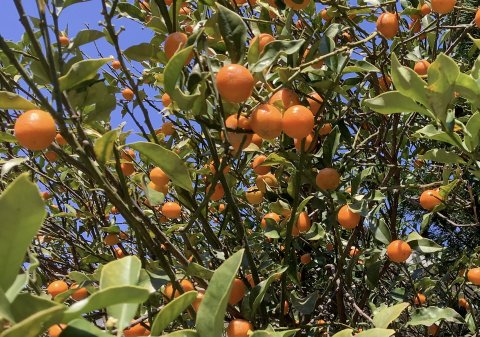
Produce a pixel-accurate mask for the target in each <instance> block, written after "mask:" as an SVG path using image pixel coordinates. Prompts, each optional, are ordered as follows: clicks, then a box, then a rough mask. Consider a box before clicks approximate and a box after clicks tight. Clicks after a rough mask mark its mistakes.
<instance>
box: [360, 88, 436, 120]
mask: <svg viewBox="0 0 480 337" xmlns="http://www.w3.org/2000/svg"><path fill="white" fill-rule="evenodd" d="M363 104H364V105H365V106H367V107H369V108H370V109H372V110H373V111H375V112H378V113H381V114H384V115H389V114H393V113H401V112H420V113H422V114H428V113H429V112H428V111H427V110H426V109H425V108H423V107H422V106H420V105H418V104H417V103H415V101H414V100H413V99H411V98H409V97H407V96H404V95H402V94H401V93H400V92H398V91H388V92H385V93H383V94H380V95H379V96H377V97H374V98H369V99H366V100H364V101H363Z"/></svg>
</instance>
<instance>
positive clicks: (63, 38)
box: [58, 35, 70, 47]
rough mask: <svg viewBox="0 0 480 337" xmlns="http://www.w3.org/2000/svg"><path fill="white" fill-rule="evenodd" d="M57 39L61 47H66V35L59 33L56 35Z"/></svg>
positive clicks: (67, 39) (67, 41)
mask: <svg viewBox="0 0 480 337" xmlns="http://www.w3.org/2000/svg"><path fill="white" fill-rule="evenodd" d="M58 41H59V42H60V45H61V46H62V47H67V46H68V45H69V44H70V39H69V38H68V37H66V36H65V35H60V36H59V37H58Z"/></svg>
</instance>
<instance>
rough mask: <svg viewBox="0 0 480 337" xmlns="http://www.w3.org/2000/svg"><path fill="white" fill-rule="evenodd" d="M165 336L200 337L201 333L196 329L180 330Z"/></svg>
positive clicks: (164, 336)
mask: <svg viewBox="0 0 480 337" xmlns="http://www.w3.org/2000/svg"><path fill="white" fill-rule="evenodd" d="M152 336H153V335H152ZM163 337H200V335H199V334H198V333H197V332H196V331H195V330H179V331H175V332H172V333H169V334H168V335H163Z"/></svg>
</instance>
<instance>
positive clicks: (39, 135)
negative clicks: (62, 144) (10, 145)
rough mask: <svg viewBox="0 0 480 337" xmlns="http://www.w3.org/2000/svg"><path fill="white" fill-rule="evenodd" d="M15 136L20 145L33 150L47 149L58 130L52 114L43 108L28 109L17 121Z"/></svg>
mask: <svg viewBox="0 0 480 337" xmlns="http://www.w3.org/2000/svg"><path fill="white" fill-rule="evenodd" d="M14 130H15V138H17V140H18V142H19V143H20V145H22V146H23V147H25V148H27V149H29V150H32V151H37V150H45V149H46V148H47V147H49V146H50V145H51V144H52V143H53V140H54V139H55V136H56V135H57V130H56V127H55V121H54V120H53V117H52V115H50V113H48V112H46V111H42V110H28V111H26V112H24V113H23V114H21V115H20V116H19V117H18V118H17V120H16V121H15V126H14Z"/></svg>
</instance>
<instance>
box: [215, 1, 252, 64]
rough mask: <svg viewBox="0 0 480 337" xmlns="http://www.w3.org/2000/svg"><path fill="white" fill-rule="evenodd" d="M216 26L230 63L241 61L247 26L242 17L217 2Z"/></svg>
mask: <svg viewBox="0 0 480 337" xmlns="http://www.w3.org/2000/svg"><path fill="white" fill-rule="evenodd" d="M217 8H218V18H217V20H218V28H219V30H220V34H222V37H223V41H224V42H225V46H226V47H227V52H228V55H229V56H230V60H231V61H232V63H242V62H241V61H242V59H243V57H244V55H245V42H246V41H247V26H246V25H245V22H243V19H242V18H241V17H240V16H239V15H238V14H237V13H235V12H233V11H231V10H230V9H228V8H226V7H223V6H222V5H220V4H218V3H217Z"/></svg>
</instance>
